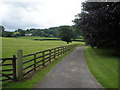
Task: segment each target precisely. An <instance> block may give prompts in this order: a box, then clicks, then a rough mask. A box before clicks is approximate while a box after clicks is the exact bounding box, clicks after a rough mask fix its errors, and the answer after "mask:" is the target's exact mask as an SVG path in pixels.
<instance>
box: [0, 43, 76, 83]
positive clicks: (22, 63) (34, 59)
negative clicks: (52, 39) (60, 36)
mask: <svg viewBox="0 0 120 90" xmlns="http://www.w3.org/2000/svg"><path fill="white" fill-rule="evenodd" d="M76 46H78V44H74V45H68V46H62V47H56V48H53V49H49V50H44V51H40V52H36V53H33V54H28V55H23V52H22V50H18V52H17V57H16V56H15V55H13V57H12V58H2V59H0V67H2V70H0V74H1V75H2V79H1V80H0V81H8V80H13V81H16V80H19V81H21V80H23V79H24V78H25V77H27V75H28V74H30V73H31V72H32V71H36V70H37V68H38V67H42V68H43V67H45V66H47V65H48V64H49V63H51V62H52V61H54V60H56V58H58V57H59V56H61V55H63V54H64V53H66V52H67V51H69V50H71V49H72V48H74V47H76ZM16 62H17V64H16ZM5 66H7V67H6V68H5ZM10 66H11V68H8V67H10ZM16 67H17V70H16Z"/></svg>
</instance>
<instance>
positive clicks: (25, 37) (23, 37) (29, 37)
mask: <svg viewBox="0 0 120 90" xmlns="http://www.w3.org/2000/svg"><path fill="white" fill-rule="evenodd" d="M17 38H19V39H31V40H33V39H59V38H55V37H37V36H20V37H17Z"/></svg>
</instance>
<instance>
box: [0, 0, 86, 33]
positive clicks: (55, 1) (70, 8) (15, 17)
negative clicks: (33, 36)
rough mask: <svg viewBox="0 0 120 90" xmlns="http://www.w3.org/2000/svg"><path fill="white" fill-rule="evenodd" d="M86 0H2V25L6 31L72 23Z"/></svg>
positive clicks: (0, 0) (0, 4) (0, 3)
mask: <svg viewBox="0 0 120 90" xmlns="http://www.w3.org/2000/svg"><path fill="white" fill-rule="evenodd" d="M83 1H85V0H0V25H3V26H4V27H5V28H6V29H5V30H6V31H8V30H10V31H14V30H16V29H19V28H21V29H27V28H49V27H54V26H60V25H72V24H73V22H72V20H74V18H75V15H76V14H77V13H80V12H81V2H83Z"/></svg>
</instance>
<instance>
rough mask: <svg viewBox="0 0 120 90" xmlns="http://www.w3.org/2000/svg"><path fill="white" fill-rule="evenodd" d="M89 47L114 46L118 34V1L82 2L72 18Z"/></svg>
mask: <svg viewBox="0 0 120 90" xmlns="http://www.w3.org/2000/svg"><path fill="white" fill-rule="evenodd" d="M74 22H75V26H76V27H78V28H79V29H80V30H81V31H82V34H83V36H84V39H85V42H86V44H87V45H90V46H91V47H98V48H100V47H116V46H118V43H119V42H118V41H119V38H120V36H119V35H118V33H120V31H119V27H120V2H84V3H83V4H82V12H81V13H80V14H78V15H77V17H76V19H75V20H74Z"/></svg>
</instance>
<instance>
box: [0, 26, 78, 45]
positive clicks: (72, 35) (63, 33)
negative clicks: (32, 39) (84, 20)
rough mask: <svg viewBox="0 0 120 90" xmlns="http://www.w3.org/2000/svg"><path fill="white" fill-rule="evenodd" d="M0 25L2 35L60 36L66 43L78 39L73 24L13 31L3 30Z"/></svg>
mask: <svg viewBox="0 0 120 90" xmlns="http://www.w3.org/2000/svg"><path fill="white" fill-rule="evenodd" d="M0 27H1V33H0V36H2V37H20V36H26V35H28V34H30V35H32V36H40V37H56V38H61V39H62V40H63V41H66V42H67V43H69V42H72V40H75V39H79V38H80V34H79V33H78V32H77V29H76V28H75V27H74V26H68V25H62V26H58V27H50V28H48V29H36V28H31V29H26V30H23V29H18V30H15V31H14V32H9V31H5V28H4V26H0Z"/></svg>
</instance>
